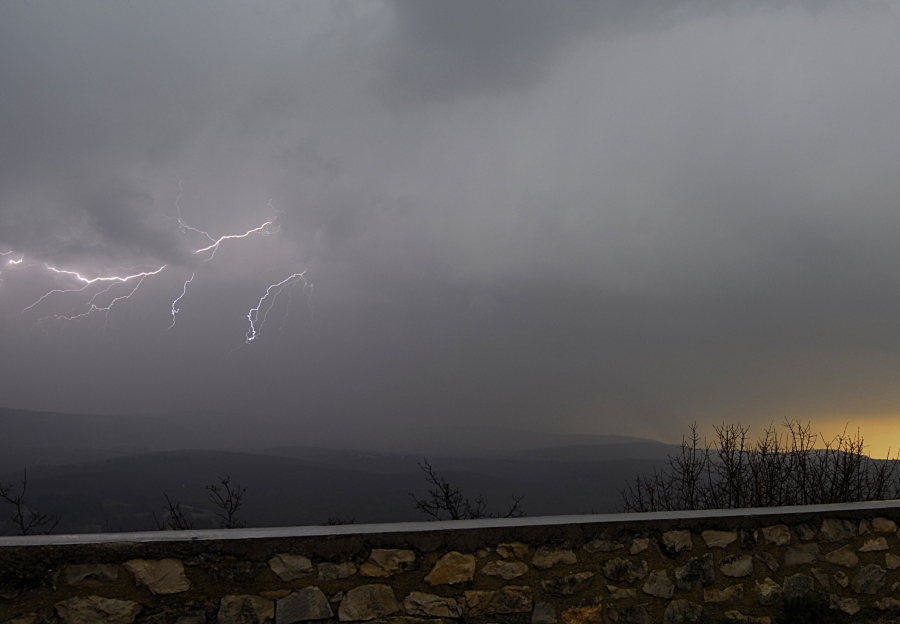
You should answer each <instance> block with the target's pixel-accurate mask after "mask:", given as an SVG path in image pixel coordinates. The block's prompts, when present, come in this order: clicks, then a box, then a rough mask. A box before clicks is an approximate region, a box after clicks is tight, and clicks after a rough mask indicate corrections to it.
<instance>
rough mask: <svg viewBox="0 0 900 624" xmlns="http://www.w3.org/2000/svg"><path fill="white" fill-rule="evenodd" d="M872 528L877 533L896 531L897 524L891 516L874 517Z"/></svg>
mask: <svg viewBox="0 0 900 624" xmlns="http://www.w3.org/2000/svg"><path fill="white" fill-rule="evenodd" d="M872 529H873V530H874V531H875V532H876V533H895V532H896V531H897V524H896V523H895V522H894V521H893V520H890V519H889V518H881V517H879V518H874V519H873V520H872Z"/></svg>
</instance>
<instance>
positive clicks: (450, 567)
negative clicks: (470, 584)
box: [425, 550, 475, 586]
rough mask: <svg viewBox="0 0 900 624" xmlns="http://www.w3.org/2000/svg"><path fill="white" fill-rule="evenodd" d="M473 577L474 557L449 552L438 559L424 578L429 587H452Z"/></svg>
mask: <svg viewBox="0 0 900 624" xmlns="http://www.w3.org/2000/svg"><path fill="white" fill-rule="evenodd" d="M474 576H475V555H464V554H462V553H459V552H456V551H455V550H454V551H451V552H448V553H447V554H446V555H444V556H443V557H441V558H440V559H438V561H437V563H435V564H434V568H432V570H431V572H429V573H428V576H426V577H425V582H426V583H428V584H429V585H432V586H434V585H454V584H456V583H465V582H467V581H471V580H472V577H474Z"/></svg>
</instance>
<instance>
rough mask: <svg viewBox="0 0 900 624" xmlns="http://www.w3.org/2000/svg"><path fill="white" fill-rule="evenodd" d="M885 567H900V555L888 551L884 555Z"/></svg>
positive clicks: (892, 568) (894, 568)
mask: <svg viewBox="0 0 900 624" xmlns="http://www.w3.org/2000/svg"><path fill="white" fill-rule="evenodd" d="M884 567H886V568H887V569H888V570H896V569H897V568H900V557H898V556H897V555H893V554H891V553H886V554H885V555H884Z"/></svg>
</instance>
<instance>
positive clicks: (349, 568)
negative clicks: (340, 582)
mask: <svg viewBox="0 0 900 624" xmlns="http://www.w3.org/2000/svg"><path fill="white" fill-rule="evenodd" d="M354 574H356V564H354V563H353V562H352V561H346V562H344V563H320V564H319V577H318V578H319V580H320V581H334V580H337V579H345V578H350V577H351V576H353V575H354Z"/></svg>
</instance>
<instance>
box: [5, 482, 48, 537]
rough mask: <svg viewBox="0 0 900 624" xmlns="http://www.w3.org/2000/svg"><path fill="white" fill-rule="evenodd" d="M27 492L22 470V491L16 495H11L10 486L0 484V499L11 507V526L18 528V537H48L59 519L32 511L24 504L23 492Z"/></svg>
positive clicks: (26, 483)
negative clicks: (41, 535)
mask: <svg viewBox="0 0 900 624" xmlns="http://www.w3.org/2000/svg"><path fill="white" fill-rule="evenodd" d="M27 490H28V471H27V469H25V468H23V469H22V489H21V490H20V491H19V493H18V494H14V493H13V486H12V485H4V484H2V483H0V499H2V500H4V501H6V502H7V503H9V504H10V505H12V506H13V514H12V516H10V518H9V519H10V520H12V522H13V524H15V525H16V527H18V531H19V535H37V534H43V535H49V534H50V532H51V531H52V530H53V529H55V528H56V525H57V524H59V517H58V516H55V515H53V514H45V513H40V512H39V511H37V510H36V509H32V508H31V507H29V506H28V503H26V502H25V492H26V491H27Z"/></svg>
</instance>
